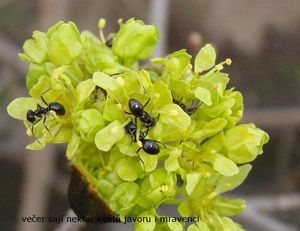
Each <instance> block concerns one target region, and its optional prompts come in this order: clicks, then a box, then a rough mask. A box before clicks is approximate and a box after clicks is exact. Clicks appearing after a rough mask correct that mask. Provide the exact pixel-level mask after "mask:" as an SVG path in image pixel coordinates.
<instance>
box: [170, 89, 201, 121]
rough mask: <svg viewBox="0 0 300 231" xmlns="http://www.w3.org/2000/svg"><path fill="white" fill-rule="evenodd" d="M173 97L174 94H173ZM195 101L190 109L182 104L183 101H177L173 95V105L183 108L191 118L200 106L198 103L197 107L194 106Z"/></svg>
mask: <svg viewBox="0 0 300 231" xmlns="http://www.w3.org/2000/svg"><path fill="white" fill-rule="evenodd" d="M172 95H173V94H172ZM194 102H195V101H194V100H193V101H192V103H191V105H190V106H189V107H187V106H186V105H185V104H183V103H181V99H180V100H177V99H175V97H174V95H173V103H175V104H177V105H178V106H179V107H181V109H182V110H183V111H184V112H185V113H186V114H188V115H189V116H191V115H193V114H194V113H195V112H196V111H197V109H198V108H199V106H200V104H199V103H197V105H194Z"/></svg>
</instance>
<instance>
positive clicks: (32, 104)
mask: <svg viewBox="0 0 300 231" xmlns="http://www.w3.org/2000/svg"><path fill="white" fill-rule="evenodd" d="M36 107H37V102H36V100H35V99H33V98H26V97H20V98H16V99H14V100H13V101H12V102H10V104H9V105H8V106H7V112H8V114H9V115H10V116H11V117H12V118H14V119H17V120H27V119H26V114H27V111H28V110H33V111H34V110H35V109H36Z"/></svg>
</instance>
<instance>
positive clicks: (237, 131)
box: [225, 124, 269, 164]
mask: <svg viewBox="0 0 300 231" xmlns="http://www.w3.org/2000/svg"><path fill="white" fill-rule="evenodd" d="M268 141H269V136H268V134H267V133H266V132H264V131H262V130H261V129H259V128H256V127H255V125H254V124H242V125H238V126H236V127H233V128H230V129H229V130H227V131H226V132H225V147H226V150H227V155H228V157H229V158H230V159H232V160H233V161H234V162H235V163H238V164H242V163H246V162H250V161H252V160H254V159H255V158H256V157H257V155H260V154H262V152H263V150H262V147H263V145H264V144H266V143H267V142H268Z"/></svg>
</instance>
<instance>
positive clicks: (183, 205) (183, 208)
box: [178, 200, 192, 217]
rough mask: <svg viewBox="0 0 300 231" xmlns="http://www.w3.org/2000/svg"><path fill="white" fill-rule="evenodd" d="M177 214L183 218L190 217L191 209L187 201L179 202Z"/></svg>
mask: <svg viewBox="0 0 300 231" xmlns="http://www.w3.org/2000/svg"><path fill="white" fill-rule="evenodd" d="M178 212H179V213H180V215H181V216H183V217H189V216H191V215H192V208H191V206H190V202H189V201H188V200H184V201H182V202H180V204H179V206H178Z"/></svg>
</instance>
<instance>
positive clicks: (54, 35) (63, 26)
mask: <svg viewBox="0 0 300 231" xmlns="http://www.w3.org/2000/svg"><path fill="white" fill-rule="evenodd" d="M47 37H48V39H49V42H48V55H49V59H50V60H51V61H52V62H53V63H54V64H56V65H64V64H70V63H71V62H72V61H73V60H74V59H75V58H76V57H78V56H79V54H80V53H81V50H82V45H81V41H80V34H79V31H78V29H77V27H76V25H75V24H74V23H72V22H69V23H63V22H59V23H57V24H56V25H54V26H53V27H51V28H50V29H49V30H48V32H47Z"/></svg>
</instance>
